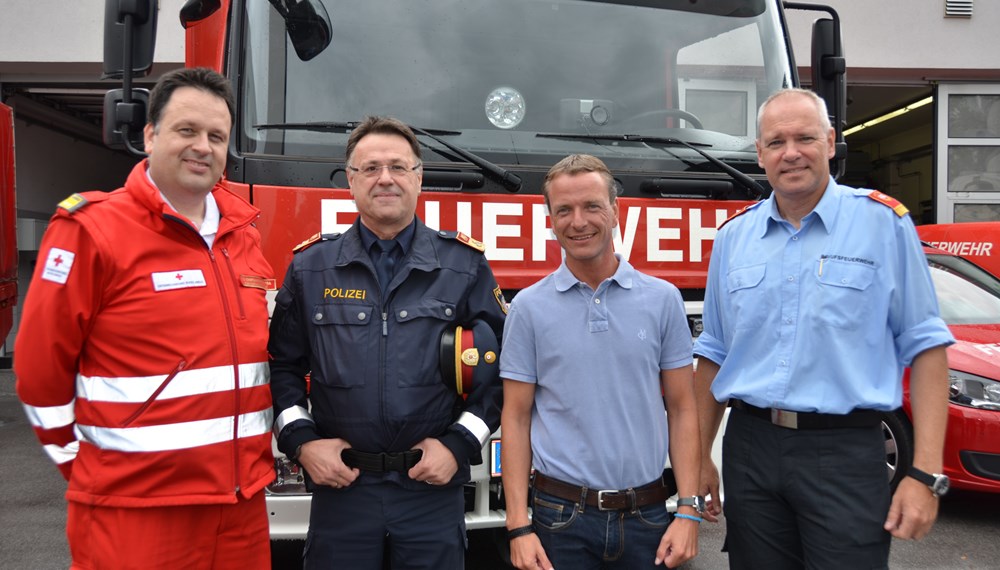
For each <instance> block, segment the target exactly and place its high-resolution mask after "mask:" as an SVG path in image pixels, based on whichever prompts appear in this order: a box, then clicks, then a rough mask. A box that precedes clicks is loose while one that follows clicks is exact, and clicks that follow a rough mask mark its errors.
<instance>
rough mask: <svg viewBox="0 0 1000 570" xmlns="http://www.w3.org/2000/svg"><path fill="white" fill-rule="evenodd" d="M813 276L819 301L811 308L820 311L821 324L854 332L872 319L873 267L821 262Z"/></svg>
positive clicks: (829, 261)
mask: <svg viewBox="0 0 1000 570" xmlns="http://www.w3.org/2000/svg"><path fill="white" fill-rule="evenodd" d="M817 263H819V262H817ZM814 275H815V276H816V280H817V282H818V284H819V285H818V288H817V294H818V297H819V298H818V299H816V303H815V304H814V305H813V306H816V307H819V312H818V314H817V315H816V317H817V318H818V319H819V321H820V322H821V323H823V324H825V325H827V326H831V327H835V328H839V329H846V330H854V329H857V328H858V327H859V326H860V325H861V323H863V322H866V321H867V320H870V319H871V318H872V317H871V314H870V313H871V307H872V291H870V290H869V289H870V286H871V284H872V282H873V281H874V280H875V267H874V266H871V265H866V264H863V263H848V262H843V261H835V260H831V259H824V260H823V262H822V271H821V270H820V269H819V268H817V270H816V272H815V273H814Z"/></svg>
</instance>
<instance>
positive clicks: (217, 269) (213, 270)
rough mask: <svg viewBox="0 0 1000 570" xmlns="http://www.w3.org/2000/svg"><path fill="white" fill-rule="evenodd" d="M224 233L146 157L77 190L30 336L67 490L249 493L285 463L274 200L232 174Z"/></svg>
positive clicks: (225, 499) (57, 235) (33, 292)
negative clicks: (151, 168) (124, 176)
mask: <svg viewBox="0 0 1000 570" xmlns="http://www.w3.org/2000/svg"><path fill="white" fill-rule="evenodd" d="M213 196H214V197H215V200H216V202H217V204H218V206H219V210H220V213H221V219H220V222H219V230H218V233H217V234H216V238H215V242H214V244H213V246H212V248H211V249H209V248H208V246H207V245H206V243H205V241H204V240H203V238H202V237H201V236H200V235H199V233H198V231H197V230H196V229H195V228H194V227H193V226H192V225H191V224H190V222H188V221H187V220H186V219H185V218H183V217H182V216H180V215H179V214H178V213H177V212H175V211H174V210H173V209H172V208H170V206H168V205H166V203H165V202H164V201H163V199H162V198H161V197H160V194H159V191H158V190H157V189H156V187H155V186H153V185H152V184H151V183H150V182H149V180H148V178H147V176H146V162H145V161H143V162H142V163H140V164H139V165H137V166H136V167H135V168H134V169H133V170H132V173H131V174H130V175H129V178H128V180H127V181H126V183H125V187H124V188H120V189H118V190H116V191H114V192H111V193H102V192H88V193H86V194H84V195H82V200H81V197H79V196H74V197H71V198H69V199H67V200H66V201H64V202H63V203H62V204H60V208H59V209H58V211H57V212H56V214H55V215H54V216H53V217H52V220H51V222H50V225H49V228H48V230H47V231H46V233H45V236H44V238H43V240H42V245H41V249H40V251H39V253H40V256H39V259H38V265H37V267H36V268H35V273H34V276H33V278H32V282H31V287H30V289H29V292H28V295H27V299H26V301H25V305H24V313H23V318H22V321H21V327H20V330H19V333H18V336H17V342H16V344H15V354H16V356H15V373H16V375H17V392H18V395H19V396H20V398H21V400H22V401H23V402H24V405H25V410H26V412H27V413H28V417H29V419H30V420H31V422H32V424H33V426H34V427H35V431H36V434H37V435H38V438H39V439H40V440H41V442H42V444H43V445H44V446H45V450H46V452H47V453H48V454H49V456H50V457H52V459H53V460H54V461H55V462H56V463H57V464H58V465H59V468H60V469H61V470H62V472H63V475H64V476H65V477H66V478H67V479H68V480H69V488H68V490H67V493H66V498H67V499H69V500H71V501H79V502H83V503H89V504H95V505H107V506H154V505H156V506H161V505H186V504H206V503H235V502H236V500H237V496H238V494H242V495H243V496H244V497H250V496H252V495H253V494H255V493H257V492H258V491H260V490H261V489H262V488H263V487H264V486H265V485H266V484H267V483H268V482H270V481H271V479H272V478H273V476H274V471H273V467H272V461H273V458H272V455H271V432H270V428H271V423H272V416H273V412H272V411H271V398H270V392H269V389H268V368H267V349H266V345H267V303H266V301H265V290H266V289H268V288H273V280H272V279H271V278H272V271H271V268H270V266H269V265H268V263H267V261H265V259H264V256H263V253H262V252H261V249H260V234H259V233H258V232H257V229H256V228H255V227H254V226H253V225H252V223H253V222H254V220H256V218H257V216H258V214H259V212H258V211H257V209H256V208H254V207H253V206H251V205H249V204H247V203H246V202H245V201H244V200H242V199H241V198H239V197H237V196H236V195H234V194H232V193H230V192H229V191H228V190H227V189H226V188H225V187H224V186H222V185H221V184H220V185H217V186H216V187H215V189H214V190H213Z"/></svg>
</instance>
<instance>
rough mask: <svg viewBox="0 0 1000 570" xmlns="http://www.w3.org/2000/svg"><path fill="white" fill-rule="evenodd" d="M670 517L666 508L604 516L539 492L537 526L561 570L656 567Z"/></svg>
mask: <svg viewBox="0 0 1000 570" xmlns="http://www.w3.org/2000/svg"><path fill="white" fill-rule="evenodd" d="M670 520H671V516H670V513H668V512H667V507H666V504H665V503H655V504H652V505H647V506H645V507H640V508H638V509H637V510H636V511H634V512H629V511H628V510H624V511H601V510H598V509H597V507H591V506H589V505H581V504H580V503H575V502H573V501H567V500H565V499H560V498H558V497H553V496H552V495H549V494H547V493H543V492H541V491H538V490H535V492H534V497H533V499H532V524H533V525H534V527H535V532H536V533H537V534H538V538H539V540H540V541H541V543H542V548H544V549H545V554H546V556H548V557H549V561H550V562H552V565H553V566H554V567H556V568H573V569H574V570H582V569H590V568H593V569H610V568H619V569H621V570H635V569H640V568H651V569H652V568H655V569H662V568H663V566H654V565H653V561H654V560H655V558H656V549H657V548H659V546H660V539H661V538H663V533H664V532H666V531H667V525H669V524H670Z"/></svg>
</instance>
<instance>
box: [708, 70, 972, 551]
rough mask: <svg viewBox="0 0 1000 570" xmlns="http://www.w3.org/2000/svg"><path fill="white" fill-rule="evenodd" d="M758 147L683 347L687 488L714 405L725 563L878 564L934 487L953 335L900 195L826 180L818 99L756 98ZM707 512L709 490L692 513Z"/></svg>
mask: <svg viewBox="0 0 1000 570" xmlns="http://www.w3.org/2000/svg"><path fill="white" fill-rule="evenodd" d="M757 154H758V160H759V162H760V164H761V166H762V167H763V168H764V169H765V171H766V173H767V177H768V180H769V181H770V183H771V186H772V188H773V193H772V195H771V197H770V198H768V199H767V200H765V201H763V202H759V203H757V204H754V205H753V206H751V207H750V208H748V209H747V210H746V211H744V212H742V213H740V214H738V215H736V216H734V217H733V218H731V219H730V220H729V221H728V222H727V223H726V224H724V226H723V227H722V228H721V229H720V231H719V234H718V236H717V237H716V240H715V244H714V246H713V249H712V257H711V262H710V264H709V275H708V285H707V289H706V294H705V308H704V325H705V329H704V333H702V335H701V336H700V337H699V338H698V340H697V342H696V344H695V354H696V355H698V356H699V357H700V358H699V363H698V370H697V372H696V376H695V387H696V392H697V394H698V402H699V413H700V421H701V428H702V446H703V453H705V461H704V463H703V466H702V481H701V482H702V487H701V490H702V491H703V492H706V493H711V495H712V497H713V498H717V497H718V496H719V495H718V490H719V489H718V487H719V475H718V470H717V469H716V467H715V466H714V464H712V462H711V460H710V459H709V458H708V453H707V451H706V450H708V449H710V448H711V444H712V441H713V440H714V439H715V436H716V432H717V431H718V428H719V423H720V420H721V417H722V412H723V410H724V408H725V404H726V402H729V404H730V405H731V406H732V407H733V412H732V414H731V415H730V418H729V423H728V427H727V431H726V435H725V439H724V442H723V479H724V482H725V488H726V497H725V499H726V504H725V507H726V509H725V510H726V520H727V539H726V542H727V547H728V551H729V556H730V567H731V568H769V569H775V568H779V569H780V568H789V569H791V568H804V567H808V568H842V567H849V566H852V565H853V566H854V567H857V568H885V567H887V565H888V557H889V545H890V542H891V538H890V537H891V536H895V537H897V538H902V539H910V538H921V537H923V536H924V535H926V534H927V533H928V532H929V531H930V528H931V526H932V525H933V523H934V519H935V518H936V516H937V507H938V505H937V500H938V493H939V492H940V489H939V488H937V489H935V490H932V489H931V488H930V487H929V486H928V485H927V484H925V483H924V482H921V481H923V480H924V479H926V478H927V477H932V478H936V477H938V476H937V475H929V474H937V473H940V471H941V454H942V447H943V442H944V430H945V424H946V421H947V389H948V382H947V359H946V356H945V347H946V346H947V345H949V344H951V343H953V342H954V339H953V338H952V336H951V333H950V332H949V331H948V328H947V327H946V325H945V323H944V322H943V321H942V320H941V318H940V317H939V315H938V306H937V301H936V299H935V295H934V288H933V285H932V283H931V279H930V273H929V271H928V269H927V260H926V259H925V257H924V254H923V250H922V249H921V246H920V243H919V240H918V239H917V236H916V232H915V230H914V228H913V223H912V222H911V220H910V218H909V216H908V215H907V211H906V208H905V207H903V206H902V205H901V204H899V203H898V202H896V201H895V200H894V199H892V198H890V197H889V196H886V195H885V194H882V193H880V192H873V191H870V190H855V189H853V188H849V187H846V186H841V185H838V184H837V183H836V182H834V181H833V178H831V177H830V173H829V162H828V161H829V159H830V158H832V157H833V154H834V131H833V129H832V128H831V127H830V123H829V119H828V118H827V110H826V106H825V104H824V103H823V101H822V100H821V99H820V98H819V97H817V96H816V95H815V94H813V93H812V92H809V91H804V90H798V89H789V90H785V91H782V92H779V93H777V94H775V95H773V96H772V97H771V98H769V99H768V100H767V101H766V102H765V103H764V105H763V106H762V107H761V111H760V114H759V115H758V140H757ZM905 366H912V375H911V395H912V402H913V416H914V418H913V419H914V422H913V423H914V435H915V455H914V458H913V465H914V467H915V470H913V471H911V472H910V473H909V476H908V477H906V478H904V479H903V481H902V482H901V483H900V485H899V487H898V489H897V490H896V492H895V494H894V495H893V496H892V497H890V494H891V490H890V489H889V486H888V484H887V474H886V465H885V452H884V440H883V435H882V432H881V428H880V420H879V414H878V412H885V411H891V410H894V409H896V408H898V407H900V405H901V404H902V392H903V386H902V375H903V369H904V367H905ZM925 476H926V477H925ZM918 479H920V480H918ZM890 501H891V506H890ZM720 512H721V505H720V504H719V501H718V500H715V499H713V500H712V501H711V502H710V504H709V509H708V513H707V518H710V519H714V518H715V516H716V515H718V514H719V513H720ZM890 533H891V534H890Z"/></svg>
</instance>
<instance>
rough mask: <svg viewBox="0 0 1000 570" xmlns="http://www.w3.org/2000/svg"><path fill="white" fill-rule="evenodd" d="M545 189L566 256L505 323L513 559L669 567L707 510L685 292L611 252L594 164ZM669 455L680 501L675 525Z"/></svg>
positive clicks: (607, 206) (522, 564) (504, 422)
mask: <svg viewBox="0 0 1000 570" xmlns="http://www.w3.org/2000/svg"><path fill="white" fill-rule="evenodd" d="M542 193H543V195H544V197H545V202H546V205H547V206H548V209H549V216H550V219H551V221H552V230H553V232H554V233H555V235H556V238H557V239H558V241H559V244H560V245H561V246H562V248H563V250H564V251H565V260H564V262H563V263H562V265H561V266H560V267H559V269H558V270H556V271H555V272H554V273H552V274H551V275H548V276H547V277H545V278H544V279H542V280H541V281H539V282H538V283H536V284H535V285H533V286H531V287H529V288H527V289H524V290H523V291H521V292H520V293H518V295H517V296H516V297H515V298H514V301H513V303H512V304H511V307H510V311H509V314H508V315H507V321H506V323H505V325H504V335H503V349H502V350H501V351H500V376H501V377H502V378H503V379H504V407H503V414H502V419H501V427H502V429H503V450H502V453H503V456H502V461H503V483H504V491H505V492H506V494H507V528H508V536H509V537H510V549H511V560H512V562H513V563H514V564H515V565H516V566H517V567H518V568H522V569H523V568H531V569H536V568H541V569H548V568H552V567H555V568H562V569H566V568H621V569H627V570H634V569H639V568H654V567H655V566H656V565H659V564H661V563H662V564H665V565H667V566H670V567H674V566H677V565H679V564H681V563H683V562H685V561H686V560H689V559H690V558H692V557H694V556H695V554H697V549H698V523H699V522H700V521H701V517H700V510H701V509H702V506H703V504H704V501H703V500H699V499H700V498H696V497H695V496H694V495H695V490H696V489H697V486H698V473H699V469H700V454H699V442H698V421H697V416H696V405H695V399H694V387H693V373H692V367H691V362H692V357H691V336H690V331H689V329H688V326H687V318H686V316H685V313H684V305H683V302H682V301H681V296H680V292H679V291H678V290H677V288H676V287H674V286H673V285H671V284H670V283H667V282H666V281H662V280H659V279H655V278H652V277H649V276H647V275H644V274H642V273H639V272H638V271H636V270H635V269H634V268H633V267H632V266H631V265H629V263H628V261H626V260H624V259H622V258H621V256H618V255H616V254H615V253H614V247H613V240H612V237H613V231H614V228H615V227H616V226H617V224H618V204H617V201H616V191H615V183H614V179H613V178H612V176H611V173H610V172H609V171H608V168H607V166H605V165H604V163H603V162H601V161H600V160H599V159H597V158H595V157H593V156H588V155H572V156H569V157H567V158H565V159H563V160H562V161H560V162H559V163H558V164H556V165H555V166H553V167H552V169H551V170H550V171H549V173H548V175H547V176H546V178H545V183H544V186H543V189H542ZM664 401H665V402H666V410H667V413H666V415H664ZM668 426H669V430H668ZM668 451H669V456H670V460H671V465H672V467H673V469H674V473H675V474H676V487H677V488H679V490H680V496H681V500H680V502H679V504H680V505H681V506H680V507H679V508H678V514H677V515H675V516H676V517H677V520H675V521H674V522H672V523H671V517H670V515H669V514H668V513H667V510H666V506H665V503H664V502H665V500H666V499H667V498H668V497H669V496H670V495H672V494H673V492H674V489H673V488H672V487H673V483H672V482H666V483H665V482H664V481H663V477H662V475H663V466H664V464H665V462H666V460H667V455H668ZM532 465H534V467H535V468H536V473H535V477H534V480H533V482H532V485H533V487H534V494H533V498H532V503H531V505H532V508H533V517H532V521H531V522H529V518H528V504H529V503H528V487H529V471H530V468H531V466H532ZM668 525H669V526H668Z"/></svg>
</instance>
